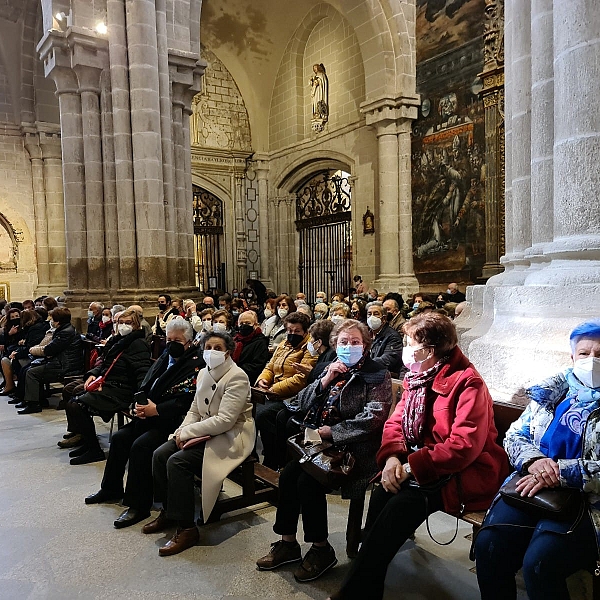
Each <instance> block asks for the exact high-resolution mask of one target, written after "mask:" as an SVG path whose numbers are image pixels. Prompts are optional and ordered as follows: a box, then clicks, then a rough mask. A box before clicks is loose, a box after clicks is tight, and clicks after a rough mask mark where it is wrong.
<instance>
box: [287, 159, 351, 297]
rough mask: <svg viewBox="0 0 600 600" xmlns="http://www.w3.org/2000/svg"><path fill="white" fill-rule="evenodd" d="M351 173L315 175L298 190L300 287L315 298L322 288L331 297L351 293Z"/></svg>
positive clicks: (297, 227)
mask: <svg viewBox="0 0 600 600" xmlns="http://www.w3.org/2000/svg"><path fill="white" fill-rule="evenodd" d="M349 178H350V174H349V173H346V172H344V171H341V170H337V171H334V170H327V171H321V172H319V173H317V174H313V175H311V176H310V178H309V179H307V180H306V181H305V182H304V183H303V184H301V185H300V186H298V190H297V191H296V229H297V231H298V234H299V237H300V242H299V250H300V253H299V262H298V273H299V276H300V290H301V291H303V292H304V293H305V294H306V295H307V297H308V298H310V299H311V300H312V299H313V298H315V296H316V294H317V292H318V291H323V292H325V293H326V294H327V297H328V298H331V296H332V295H333V294H335V293H336V292H344V293H347V292H348V289H349V288H350V285H351V280H352V212H351V208H352V206H351V189H350V181H349Z"/></svg>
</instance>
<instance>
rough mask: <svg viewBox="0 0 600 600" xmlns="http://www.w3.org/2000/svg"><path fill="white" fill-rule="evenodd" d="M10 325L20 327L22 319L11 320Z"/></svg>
mask: <svg viewBox="0 0 600 600" xmlns="http://www.w3.org/2000/svg"><path fill="white" fill-rule="evenodd" d="M9 323H10V326H11V327H18V326H19V325H20V324H21V319H19V318H17V319H11V320H10V321H9Z"/></svg>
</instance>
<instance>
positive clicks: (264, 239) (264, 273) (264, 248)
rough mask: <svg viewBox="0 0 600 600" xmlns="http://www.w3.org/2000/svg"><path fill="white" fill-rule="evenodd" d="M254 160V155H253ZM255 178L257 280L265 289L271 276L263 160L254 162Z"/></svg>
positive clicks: (265, 170) (265, 164) (266, 163)
mask: <svg viewBox="0 0 600 600" xmlns="http://www.w3.org/2000/svg"><path fill="white" fill-rule="evenodd" d="M254 157H255V158H256V154H255V155H254ZM255 171H256V177H257V180H258V213H259V216H258V218H259V222H258V230H259V236H260V237H259V240H258V243H259V251H260V277H259V279H260V280H261V281H262V282H263V283H264V284H265V286H266V287H272V280H271V274H270V273H269V265H270V260H269V248H270V243H269V220H268V211H269V206H268V197H269V180H268V176H269V164H268V162H266V161H264V160H259V161H257V162H256V166H255Z"/></svg>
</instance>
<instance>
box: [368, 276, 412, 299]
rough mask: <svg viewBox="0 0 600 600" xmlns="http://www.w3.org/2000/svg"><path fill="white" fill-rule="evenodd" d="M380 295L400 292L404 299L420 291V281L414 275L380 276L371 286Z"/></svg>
mask: <svg viewBox="0 0 600 600" xmlns="http://www.w3.org/2000/svg"><path fill="white" fill-rule="evenodd" d="M371 287H374V288H375V289H376V290H377V291H378V292H379V293H380V294H382V293H387V292H399V293H401V294H402V296H403V297H404V298H407V297H408V296H409V295H410V294H415V293H416V292H418V291H419V281H418V280H417V278H416V277H415V276H414V274H413V273H405V274H401V273H398V274H391V275H385V274H382V275H380V276H379V277H378V278H377V279H376V280H375V281H374V282H373V283H372V285H371Z"/></svg>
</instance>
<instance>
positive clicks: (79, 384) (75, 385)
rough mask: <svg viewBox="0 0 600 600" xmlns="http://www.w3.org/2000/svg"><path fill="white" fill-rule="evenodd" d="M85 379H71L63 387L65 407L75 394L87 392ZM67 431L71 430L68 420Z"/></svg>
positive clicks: (63, 403) (62, 402)
mask: <svg viewBox="0 0 600 600" xmlns="http://www.w3.org/2000/svg"><path fill="white" fill-rule="evenodd" d="M83 386H84V381H83V379H76V380H75V381H70V382H69V383H67V385H65V386H64V387H63V389H62V401H61V403H60V404H61V405H62V407H63V408H64V407H65V406H66V405H67V403H68V402H70V401H71V400H72V399H73V398H74V397H75V396H79V395H81V394H83V393H84V392H85V389H84V387H83ZM67 431H71V429H70V428H69V423H68V421H67Z"/></svg>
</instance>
